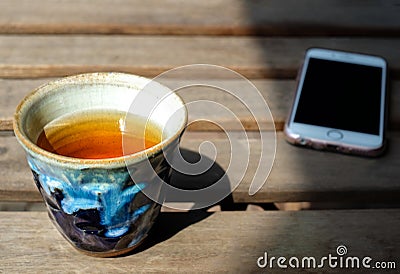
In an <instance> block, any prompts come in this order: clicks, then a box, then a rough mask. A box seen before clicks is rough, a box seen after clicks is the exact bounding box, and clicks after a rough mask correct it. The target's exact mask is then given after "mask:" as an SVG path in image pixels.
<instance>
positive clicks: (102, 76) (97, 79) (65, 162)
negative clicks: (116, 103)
mask: <svg viewBox="0 0 400 274" xmlns="http://www.w3.org/2000/svg"><path fill="white" fill-rule="evenodd" d="M127 78H129V82H128V81H126V79H127ZM124 79H125V80H124ZM115 80H117V83H120V84H128V85H131V86H137V85H138V84H137V82H141V83H142V82H143V83H145V82H146V81H148V82H149V83H150V81H152V80H151V79H149V78H145V77H142V76H138V75H134V74H129V73H122V72H90V73H81V74H76V75H71V76H66V77H63V78H60V79H58V80H54V81H50V82H48V83H45V84H43V85H41V86H39V87H37V88H35V89H33V91H31V92H30V93H29V94H28V95H26V96H25V97H24V98H23V99H22V100H21V102H20V103H19V104H18V106H17V108H16V111H15V114H14V119H13V129H14V134H15V136H16V137H17V140H18V142H19V143H20V144H21V145H22V146H23V147H24V149H25V150H26V151H27V152H28V153H29V154H31V155H32V156H33V157H36V158H39V159H41V160H42V161H46V162H52V163H55V164H57V165H62V166H69V167H72V168H77V166H80V167H81V168H85V167H94V168H115V167H124V166H126V165H127V164H133V163H136V162H140V161H141V160H143V159H146V158H148V157H149V156H151V155H154V154H156V153H158V152H160V151H162V150H163V149H164V148H166V147H168V146H169V145H170V144H171V143H172V142H173V141H174V140H176V139H178V138H179V137H180V135H181V134H182V133H183V131H184V130H185V128H186V125H187V121H188V113H187V109H186V106H185V103H184V101H183V100H182V98H181V97H180V96H179V95H177V94H176V93H174V92H173V93H172V96H174V97H176V99H177V100H178V101H179V102H180V104H182V107H183V109H184V119H183V122H182V124H181V125H180V126H179V129H178V130H177V131H176V132H175V133H174V134H173V135H172V136H169V137H168V138H165V139H164V140H162V141H161V142H160V143H158V144H156V145H154V146H152V147H149V148H147V149H145V150H141V151H138V152H136V153H132V154H128V155H123V156H119V157H113V158H102V159H85V158H74V157H69V156H63V155H59V154H56V153H52V152H49V151H47V150H45V149H43V148H41V147H39V146H38V145H36V144H35V143H34V142H32V141H31V140H30V139H29V138H28V136H26V134H25V133H24V131H23V130H22V124H21V117H22V116H23V115H24V112H26V111H27V110H28V109H29V108H30V106H31V105H32V104H33V103H34V102H37V101H38V99H40V98H42V97H43V96H45V95H46V94H48V92H49V91H51V90H53V89H54V88H56V87H60V86H64V85H68V84H89V83H96V84H110V85H116V83H115ZM113 81H114V82H113ZM130 81H132V82H130ZM135 81H136V83H135ZM159 84H160V83H159ZM160 85H161V86H163V87H164V88H166V89H168V90H171V89H169V88H168V87H166V86H164V85H162V84H160ZM144 86H145V85H144ZM144 86H143V87H144ZM141 89H143V88H139V89H138V90H139V91H140V90H141Z"/></svg>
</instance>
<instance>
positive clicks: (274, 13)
mask: <svg viewBox="0 0 400 274" xmlns="http://www.w3.org/2000/svg"><path fill="white" fill-rule="evenodd" d="M32 11H34V12H32ZM398 12H399V7H398V1H396V0H390V1H384V2H382V1H378V0H370V1H368V3H367V4H366V3H360V2H357V1H346V0H342V1H335V0H325V1H318V0H305V1H301V2H300V1H296V0H285V1H281V0H272V1H268V2H267V3H266V2H263V1H250V2H248V1H246V2H242V1H239V0H219V1H194V0H191V1H185V2H182V1H179V0H168V1H157V0H151V1H146V5H143V2H142V1H139V0H119V1H111V0H100V1H96V3H93V2H88V1H84V0H75V1H68V0H63V1H54V0H45V1H41V5H40V9H38V8H37V6H36V4H35V3H33V2H32V1H29V0H19V1H12V0H6V1H1V4H0V32H1V33H35V34H36V33H50V34H54V33H66V34H71V33H89V34H93V33H99V34H116V33H119V34H168V35H170V34H177V35H192V34H198V35H268V36H271V35H278V36H281V35H352V36H354V35H360V36H361V35H369V36H371V35H375V36H388V35H393V36H398V35H399V28H400V22H399V20H398Z"/></svg>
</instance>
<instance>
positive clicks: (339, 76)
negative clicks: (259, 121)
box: [294, 58, 382, 135]
mask: <svg viewBox="0 0 400 274" xmlns="http://www.w3.org/2000/svg"><path fill="white" fill-rule="evenodd" d="M381 87H382V68H380V67H374V66H366V65H360V64H353V63H344V62H338V61H332V60H324V59H316V58H310V59H309V62H308V67H307V70H306V75H305V78H304V82H303V86H302V91H301V94H300V98H299V101H298V105H297V110H296V113H295V117H294V122H297V123H304V124H310V125H315V126H322V127H328V128H335V129H342V130H349V131H355V132H361V133H367V134H373V135H379V128H380V114H381V92H382V90H381Z"/></svg>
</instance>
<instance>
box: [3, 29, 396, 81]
mask: <svg viewBox="0 0 400 274" xmlns="http://www.w3.org/2000/svg"><path fill="white" fill-rule="evenodd" d="M0 41H1V43H0V77H1V78H37V77H53V76H56V77H58V76H65V75H69V74H75V73H80V72H89V71H125V72H131V73H135V74H140V75H143V76H149V77H152V76H156V75H158V74H159V73H161V72H164V71H166V70H168V69H172V68H175V67H177V66H182V65H188V64H196V63H202V64H214V65H220V66H225V67H228V68H231V69H233V70H235V71H237V72H238V73H241V74H243V75H244V76H245V77H248V78H270V77H273V78H294V77H295V76H296V74H297V70H298V68H299V66H300V63H301V62H302V60H303V56H304V52H305V50H306V49H307V48H309V47H328V48H335V49H342V50H350V51H359V52H364V53H371V54H376V55H382V56H383V57H385V58H386V59H387V60H388V62H389V65H390V68H391V71H392V72H393V73H394V74H393V77H396V78H398V77H399V75H398V74H396V73H397V72H399V71H400V58H399V56H398V55H397V54H396V53H397V48H399V47H400V39H395V38H379V39H370V38H354V39H348V38H254V37H204V36H192V37H187V36H184V37H180V36H121V35H113V36H99V35H93V36H84V35H68V36H65V35H64V36H63V35H50V36H46V35H35V36H32V35H0ZM204 76H207V75H204ZM208 76H210V75H208ZM183 77H187V75H184V76H183Z"/></svg>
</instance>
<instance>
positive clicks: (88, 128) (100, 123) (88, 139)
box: [36, 110, 161, 159]
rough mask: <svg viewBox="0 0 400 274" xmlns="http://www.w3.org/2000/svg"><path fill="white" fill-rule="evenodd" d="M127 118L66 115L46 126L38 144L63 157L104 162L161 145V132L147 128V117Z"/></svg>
mask: <svg viewBox="0 0 400 274" xmlns="http://www.w3.org/2000/svg"><path fill="white" fill-rule="evenodd" d="M125 115H126V113H125V112H119V111H109V110H91V111H85V112H76V113H73V114H69V115H65V116H62V117H60V118H58V119H56V120H54V121H52V122H51V123H49V124H48V125H46V126H45V127H44V129H43V131H42V132H41V134H40V135H39V138H38V140H37V142H36V144H37V145H38V146H39V147H41V148H43V149H45V150H47V151H49V152H53V153H56V154H59V155H63V156H68V157H74V158H82V159H104V158H114V157H120V156H123V155H124V154H125V155H127V154H132V153H135V152H139V151H142V150H144V149H146V148H149V147H152V146H154V145H156V144H158V143H160V142H161V130H160V129H159V128H158V127H157V126H156V125H154V124H152V123H151V122H148V123H147V125H146V120H145V119H144V118H141V117H138V116H135V115H133V114H128V116H127V117H126V119H125ZM145 128H146V131H144V129H145ZM122 140H124V146H125V147H124V149H125V153H124V149H123V143H122Z"/></svg>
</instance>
